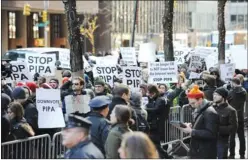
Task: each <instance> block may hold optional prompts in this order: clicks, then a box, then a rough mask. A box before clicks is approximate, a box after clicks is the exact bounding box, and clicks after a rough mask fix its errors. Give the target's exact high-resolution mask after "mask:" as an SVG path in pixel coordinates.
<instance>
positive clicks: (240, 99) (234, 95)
mask: <svg viewBox="0 0 248 160" xmlns="http://www.w3.org/2000/svg"><path fill="white" fill-rule="evenodd" d="M227 99H228V102H229V104H230V105H231V106H232V107H233V108H235V109H236V111H237V114H238V121H239V122H244V104H245V101H246V91H245V89H244V88H243V87H241V86H237V87H235V88H233V89H231V90H230V92H229V95H228V98H227Z"/></svg>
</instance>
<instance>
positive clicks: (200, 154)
mask: <svg viewBox="0 0 248 160" xmlns="http://www.w3.org/2000/svg"><path fill="white" fill-rule="evenodd" d="M218 129H219V116H218V113H217V112H216V111H215V109H214V108H213V107H212V104H211V102H208V103H207V104H206V105H205V106H203V107H202V108H201V109H200V110H199V112H197V113H196V117H195V123H194V125H193V128H192V132H191V142H190V151H189V157H190V158H191V159H215V158H216V157H217V148H216V146H217V138H218Z"/></svg>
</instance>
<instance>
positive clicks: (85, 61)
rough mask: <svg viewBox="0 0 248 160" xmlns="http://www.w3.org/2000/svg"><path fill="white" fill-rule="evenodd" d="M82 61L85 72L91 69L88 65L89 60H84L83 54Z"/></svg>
mask: <svg viewBox="0 0 248 160" xmlns="http://www.w3.org/2000/svg"><path fill="white" fill-rule="evenodd" d="M83 61H84V70H85V71H86V72H90V71H92V67H91V66H90V64H89V62H88V61H87V60H86V58H85V57H84V56H83Z"/></svg>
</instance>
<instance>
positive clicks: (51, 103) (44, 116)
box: [36, 88, 65, 128]
mask: <svg viewBox="0 0 248 160" xmlns="http://www.w3.org/2000/svg"><path fill="white" fill-rule="evenodd" d="M60 99H61V97H60V90H59V89H43V88H39V89H37V90H36V107H37V110H38V114H39V115H38V126H39V128H63V127H65V121H64V117H63V113H62V108H61V107H60Z"/></svg>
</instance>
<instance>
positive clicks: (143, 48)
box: [138, 43, 156, 62]
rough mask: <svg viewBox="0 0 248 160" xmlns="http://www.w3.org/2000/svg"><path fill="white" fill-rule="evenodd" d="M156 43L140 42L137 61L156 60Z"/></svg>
mask: <svg viewBox="0 0 248 160" xmlns="http://www.w3.org/2000/svg"><path fill="white" fill-rule="evenodd" d="M155 52H156V44H155V43H143V44H140V49H139V55H138V61H139V62H155V60H156V54H155Z"/></svg>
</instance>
